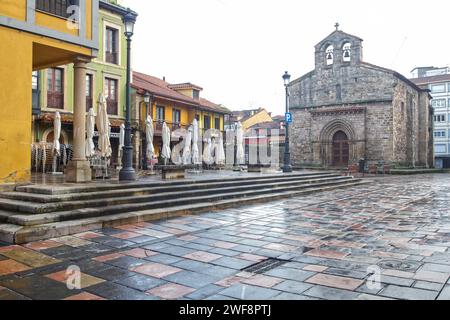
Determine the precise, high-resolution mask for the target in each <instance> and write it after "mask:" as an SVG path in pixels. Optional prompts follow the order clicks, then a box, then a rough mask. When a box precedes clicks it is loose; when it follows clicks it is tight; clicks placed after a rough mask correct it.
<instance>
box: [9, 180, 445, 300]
mask: <svg viewBox="0 0 450 320" xmlns="http://www.w3.org/2000/svg"><path fill="white" fill-rule="evenodd" d="M449 207H450V175H448V174H443V175H423V176H408V177H387V178H381V179H376V180H374V182H373V183H371V184H367V185H362V186H358V187H353V188H348V189H343V190H336V191H329V192H323V193H319V194H314V195H310V196H302V197H297V198H291V199H287V200H283V201H277V202H271V203H266V204H261V205H253V206H246V207H242V208H234V209H228V210H223V211H218V212H210V213H206V214H201V215H196V216H185V217H181V218H174V219H171V220H166V221H160V222H154V223H140V224H136V225H125V226H121V227H117V228H110V229H102V230H97V231H95V232H86V233H82V234H77V235H74V236H69V237H62V238H56V239H51V240H47V241H40V242H35V243H30V244H27V245H24V246H10V245H7V244H1V243H0V299H51V300H53V299H58V300H59V299H67V300H100V299H101V300H103V299H120V300H123V299H126V300H128V299H131V300H134V299H139V300H140V299H148V300H158V299H185V300H188V299H195V300H199V299H214V300H222V299H225V300H230V299H251V300H261V299H263V300H266V299H278V300H310V299H334V300H341V299H345V300H354V299H363V300H366V299H426V300H434V299H445V300H447V299H450V280H449V277H450V251H449V247H450V209H449ZM267 259H277V260H273V261H271V260H269V261H267ZM260 262H263V263H262V264H261V266H260V267H258V265H257V266H256V267H255V265H256V264H258V263H260ZM249 267H251V268H249ZM77 268H79V270H80V271H81V281H80V284H81V288H80V289H72V290H71V289H69V288H68V285H67V284H68V283H69V284H73V283H76V282H73V279H72V277H70V275H71V272H68V270H69V271H73V270H77ZM248 268H249V269H248ZM69 287H70V286H69Z"/></svg>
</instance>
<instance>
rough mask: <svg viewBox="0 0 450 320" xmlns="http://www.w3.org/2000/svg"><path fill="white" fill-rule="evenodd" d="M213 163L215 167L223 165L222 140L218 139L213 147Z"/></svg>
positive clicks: (223, 150) (223, 151)
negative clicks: (214, 162)
mask: <svg viewBox="0 0 450 320" xmlns="http://www.w3.org/2000/svg"><path fill="white" fill-rule="evenodd" d="M214 153H215V161H216V164H217V165H223V164H225V149H224V147H223V139H222V138H220V137H219V138H218V139H217V141H216V145H215V152H214Z"/></svg>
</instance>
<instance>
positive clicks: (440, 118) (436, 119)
mask: <svg viewBox="0 0 450 320" xmlns="http://www.w3.org/2000/svg"><path fill="white" fill-rule="evenodd" d="M434 122H445V114H437V115H435V116H434Z"/></svg>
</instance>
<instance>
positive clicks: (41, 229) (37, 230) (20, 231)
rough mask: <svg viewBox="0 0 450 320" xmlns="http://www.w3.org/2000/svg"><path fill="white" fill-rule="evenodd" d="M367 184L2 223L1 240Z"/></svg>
mask: <svg viewBox="0 0 450 320" xmlns="http://www.w3.org/2000/svg"><path fill="white" fill-rule="evenodd" d="M363 183H366V182H364V181H360V180H355V179H354V180H349V181H346V182H343V183H338V184H334V185H329V186H320V187H318V186H312V187H310V188H307V189H301V190H293V191H282V192H272V193H270V194H263V195H253V196H247V197H244V198H237V199H236V198H233V199H224V200H218V201H214V202H208V203H195V204H189V205H180V206H174V207H170V208H167V207H166V208H157V209H152V210H142V211H136V212H126V213H117V214H109V215H107V216H97V217H94V218H85V219H79V220H71V221H62V222H53V223H45V224H41V225H36V226H28V227H23V226H18V225H14V224H3V225H0V241H5V242H8V243H15V244H23V243H27V242H32V241H39V240H45V239H50V238H54V237H59V236H67V235H71V234H76V233H80V232H86V231H92V230H97V229H101V228H105V227H114V226H120V225H125V224H133V223H139V222H145V221H155V220H161V219H168V218H171V217H177V216H182V215H188V214H194V213H201V212H207V211H211V210H221V209H226V208H230V207H239V206H242V205H249V204H255V203H261V202H267V201H273V200H278V199H283V198H288V197H292V196H298V195H306V194H311V193H316V192H321V191H327V190H334V189H337V188H344V187H352V186H358V185H360V184H363Z"/></svg>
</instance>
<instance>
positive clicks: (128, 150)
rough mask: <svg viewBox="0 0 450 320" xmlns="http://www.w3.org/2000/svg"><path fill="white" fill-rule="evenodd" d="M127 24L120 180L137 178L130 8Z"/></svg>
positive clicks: (132, 19) (134, 20)
mask: <svg viewBox="0 0 450 320" xmlns="http://www.w3.org/2000/svg"><path fill="white" fill-rule="evenodd" d="M123 22H124V24H125V37H126V38H127V90H126V105H125V108H126V110H125V141H124V142H125V143H124V147H123V159H122V170H120V172H119V180H120V181H134V180H136V172H135V171H134V168H133V146H132V144H131V85H130V83H131V37H132V36H133V32H134V23H135V22H136V14H133V13H132V12H131V11H130V9H128V13H127V14H126V15H125V17H124V18H123Z"/></svg>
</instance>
